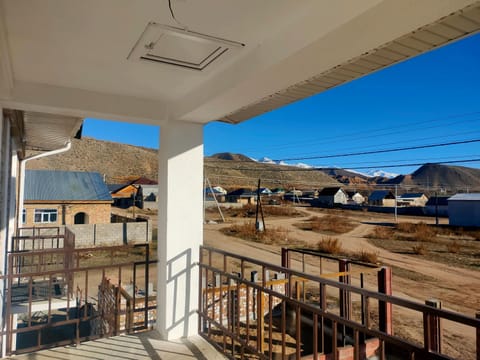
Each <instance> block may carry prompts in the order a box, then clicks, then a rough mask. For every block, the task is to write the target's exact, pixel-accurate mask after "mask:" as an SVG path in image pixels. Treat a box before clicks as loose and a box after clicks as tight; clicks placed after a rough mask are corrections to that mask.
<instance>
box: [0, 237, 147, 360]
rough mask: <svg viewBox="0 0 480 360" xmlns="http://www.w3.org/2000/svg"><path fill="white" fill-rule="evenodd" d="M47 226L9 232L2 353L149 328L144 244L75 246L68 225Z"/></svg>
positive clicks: (38, 348)
mask: <svg viewBox="0 0 480 360" xmlns="http://www.w3.org/2000/svg"><path fill="white" fill-rule="evenodd" d="M48 231H50V234H48ZM48 231H42V232H38V229H36V230H34V231H33V232H31V233H30V234H29V235H26V234H25V233H24V234H22V235H20V237H15V238H14V239H13V244H12V245H13V246H12V250H13V251H12V252H10V253H9V254H8V257H7V261H8V273H7V275H5V276H0V280H2V281H3V283H4V286H5V288H6V292H5V294H6V296H5V303H4V321H5V323H4V326H3V329H4V330H3V331H2V332H1V333H0V339H2V348H3V349H4V351H5V353H6V354H7V355H12V354H20V353H26V352H31V351H36V350H40V349H44V348H49V347H56V346H61V345H68V344H78V343H80V342H82V341H86V340H92V339H96V338H99V337H105V336H112V335H119V334H123V333H132V332H137V331H144V330H148V329H151V328H152V327H153V324H154V322H155V319H156V293H155V291H154V287H153V284H154V283H156V261H152V260H151V258H150V247H149V245H148V244H139V245H134V246H113V247H95V248H82V249H75V248H74V243H75V239H74V235H73V233H71V232H70V231H68V229H66V230H65V234H64V235H62V234H59V233H56V232H55V230H52V229H50V230H48ZM52 231H53V232H52Z"/></svg>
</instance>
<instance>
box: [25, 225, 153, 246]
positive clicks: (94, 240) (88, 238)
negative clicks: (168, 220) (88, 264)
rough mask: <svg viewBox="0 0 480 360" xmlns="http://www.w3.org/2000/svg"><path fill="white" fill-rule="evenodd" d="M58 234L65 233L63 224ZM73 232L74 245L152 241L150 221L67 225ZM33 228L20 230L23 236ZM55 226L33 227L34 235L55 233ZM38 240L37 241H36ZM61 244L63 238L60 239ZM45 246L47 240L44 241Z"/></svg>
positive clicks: (114, 244) (30, 234)
mask: <svg viewBox="0 0 480 360" xmlns="http://www.w3.org/2000/svg"><path fill="white" fill-rule="evenodd" d="M59 228H60V235H63V234H64V233H65V226H59ZM68 228H69V229H70V230H71V231H72V232H73V233H74V234H75V247H76V248H82V247H93V246H118V245H126V244H141V243H145V242H151V241H152V222H151V221H150V220H148V221H142V222H129V223H114V224H82V225H68ZM33 232H34V229H33V228H28V229H24V230H22V231H21V233H20V234H21V235H23V236H32V235H33ZM56 234H57V227H44V228H41V229H40V228H35V235H37V236H38V235H45V236H48V235H56ZM37 242H38V241H37ZM61 244H63V240H61ZM45 246H47V248H48V247H49V245H48V242H46V243H45Z"/></svg>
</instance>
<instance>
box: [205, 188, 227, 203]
mask: <svg viewBox="0 0 480 360" xmlns="http://www.w3.org/2000/svg"><path fill="white" fill-rule="evenodd" d="M204 192H205V200H207V201H213V200H214V199H216V200H217V201H218V202H225V200H226V199H225V196H226V195H227V190H225V189H224V188H223V187H221V186H213V187H207V188H205V189H204Z"/></svg>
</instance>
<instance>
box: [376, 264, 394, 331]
mask: <svg viewBox="0 0 480 360" xmlns="http://www.w3.org/2000/svg"><path fill="white" fill-rule="evenodd" d="M378 292H380V293H382V294H386V295H392V269H391V268H389V267H383V268H381V269H380V271H379V272H378ZM378 315H379V322H380V324H379V326H380V330H381V331H384V332H385V333H387V334H388V335H393V321H392V316H393V310H392V303H391V302H388V301H379V302H378Z"/></svg>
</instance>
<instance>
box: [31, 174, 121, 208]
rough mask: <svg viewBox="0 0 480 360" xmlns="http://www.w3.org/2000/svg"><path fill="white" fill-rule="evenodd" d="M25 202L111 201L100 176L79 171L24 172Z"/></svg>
mask: <svg viewBox="0 0 480 360" xmlns="http://www.w3.org/2000/svg"><path fill="white" fill-rule="evenodd" d="M25 200H26V201H27V200H33V201H35V200H37V201H42V200H59V201H63V200H93V201H111V200H112V197H111V196H110V192H109V191H108V187H107V185H106V184H105V183H104V182H103V179H102V176H101V175H100V174H99V173H96V172H81V171H52V170H26V171H25Z"/></svg>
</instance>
